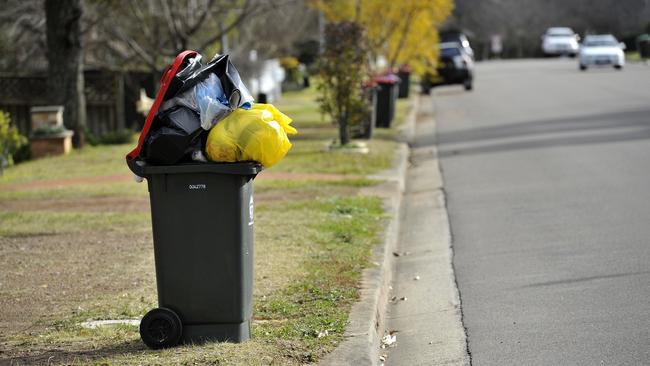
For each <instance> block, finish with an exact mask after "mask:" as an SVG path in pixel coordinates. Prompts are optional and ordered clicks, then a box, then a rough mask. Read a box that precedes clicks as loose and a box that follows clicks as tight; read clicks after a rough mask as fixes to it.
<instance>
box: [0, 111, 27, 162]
mask: <svg viewBox="0 0 650 366" xmlns="http://www.w3.org/2000/svg"><path fill="white" fill-rule="evenodd" d="M26 143H27V138H26V137H25V136H23V135H21V134H20V132H18V129H17V128H16V127H15V126H12V125H11V118H10V116H9V113H5V112H2V111H0V174H2V170H3V169H4V168H5V167H6V166H9V165H12V164H13V163H14V160H13V155H14V153H15V152H16V151H17V150H18V149H19V148H20V147H21V146H23V145H25V144H26Z"/></svg>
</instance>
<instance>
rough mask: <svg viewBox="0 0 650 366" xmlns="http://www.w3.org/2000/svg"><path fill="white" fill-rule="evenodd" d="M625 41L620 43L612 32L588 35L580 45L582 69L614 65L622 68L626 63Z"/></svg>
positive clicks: (579, 59)
mask: <svg viewBox="0 0 650 366" xmlns="http://www.w3.org/2000/svg"><path fill="white" fill-rule="evenodd" d="M624 49H625V43H619V42H618V41H617V40H616V38H615V37H614V36H613V35H611V34H604V35H590V36H586V37H585V40H584V42H582V45H581V46H580V57H579V58H578V61H579V65H580V70H582V71H584V70H587V67H590V66H614V68H616V69H617V70H621V69H622V68H623V66H624V65H625V53H624V52H623V50H624Z"/></svg>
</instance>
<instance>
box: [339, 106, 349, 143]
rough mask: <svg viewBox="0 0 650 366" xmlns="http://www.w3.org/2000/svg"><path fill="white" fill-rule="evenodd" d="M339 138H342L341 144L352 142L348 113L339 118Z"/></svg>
mask: <svg viewBox="0 0 650 366" xmlns="http://www.w3.org/2000/svg"><path fill="white" fill-rule="evenodd" d="M339 139H340V140H341V146H343V145H347V144H348V143H349V142H350V129H348V116H347V113H344V114H343V116H341V118H339Z"/></svg>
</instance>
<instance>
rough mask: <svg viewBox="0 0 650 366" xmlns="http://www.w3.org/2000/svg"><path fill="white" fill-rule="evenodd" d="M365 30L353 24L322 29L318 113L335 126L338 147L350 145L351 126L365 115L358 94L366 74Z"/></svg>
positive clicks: (362, 101)
mask: <svg viewBox="0 0 650 366" xmlns="http://www.w3.org/2000/svg"><path fill="white" fill-rule="evenodd" d="M367 57H368V53H367V47H366V36H365V30H364V29H363V27H361V26H360V25H359V24H357V23H354V22H339V23H330V24H328V25H327V26H326V27H325V47H324V50H323V54H322V55H321V57H320V59H319V62H318V66H319V75H320V77H321V83H320V85H319V86H318V90H319V91H320V93H321V96H320V98H319V99H318V102H319V103H320V108H321V111H322V112H323V113H325V114H328V115H329V116H331V117H332V119H333V120H334V121H335V122H336V123H337V124H338V125H339V140H340V142H341V145H345V144H347V143H348V142H349V141H350V129H349V127H350V126H351V125H354V124H357V123H359V122H360V121H361V120H362V119H363V117H364V115H365V109H364V108H365V100H364V97H363V94H362V90H361V84H362V82H363V79H364V78H365V77H366V75H367V74H368V60H367Z"/></svg>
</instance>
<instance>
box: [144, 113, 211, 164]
mask: <svg viewBox="0 0 650 366" xmlns="http://www.w3.org/2000/svg"><path fill="white" fill-rule="evenodd" d="M156 119H157V121H158V125H157V128H154V129H153V130H152V131H151V132H150V133H149V136H148V137H147V140H146V142H145V144H144V148H143V153H142V155H143V157H144V159H145V160H146V161H147V162H150V163H153V164H165V165H168V164H176V163H179V162H182V161H184V160H191V158H192V154H193V153H194V152H197V151H199V152H200V151H203V147H204V145H205V140H206V138H207V131H205V130H203V129H202V128H201V120H200V119H199V115H198V114H197V113H196V112H194V111H193V110H191V109H189V108H186V107H178V108H173V109H170V110H167V111H165V112H163V113H160V114H159V115H158V116H157V117H156Z"/></svg>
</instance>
